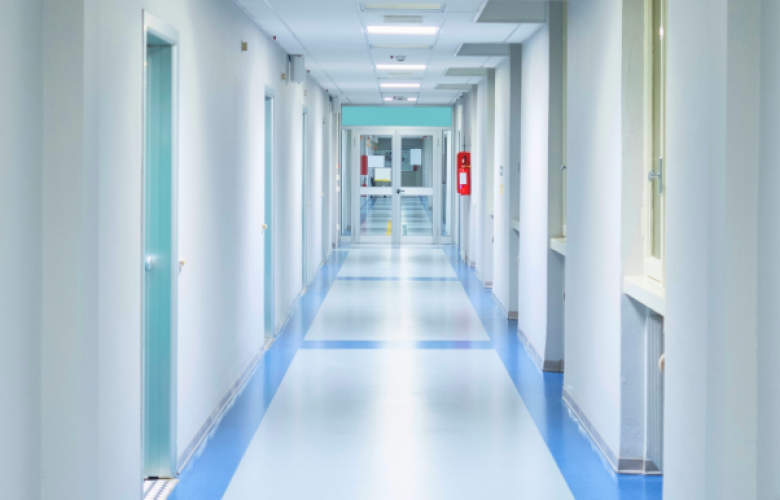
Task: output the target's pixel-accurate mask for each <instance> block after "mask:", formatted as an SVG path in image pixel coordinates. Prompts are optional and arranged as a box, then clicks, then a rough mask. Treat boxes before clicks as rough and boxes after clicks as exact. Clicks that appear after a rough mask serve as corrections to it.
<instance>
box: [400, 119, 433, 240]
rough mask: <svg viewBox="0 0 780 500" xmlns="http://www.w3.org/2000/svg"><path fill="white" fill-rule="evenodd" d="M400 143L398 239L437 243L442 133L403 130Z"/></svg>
mask: <svg viewBox="0 0 780 500" xmlns="http://www.w3.org/2000/svg"><path fill="white" fill-rule="evenodd" d="M400 143H401V144H400V145H401V158H400V162H397V168H398V167H400V171H399V172H398V174H399V175H398V176H397V177H396V178H397V179H399V180H400V187H399V188H398V189H396V194H397V195H398V203H397V210H398V217H397V219H396V220H397V221H398V223H399V234H398V237H397V238H398V240H397V241H400V242H401V243H434V242H435V239H436V237H437V236H438V234H437V233H438V232H437V231H436V224H434V221H435V220H438V219H439V218H440V217H441V215H439V212H440V210H438V209H437V208H438V207H436V205H435V203H434V201H435V199H436V198H437V197H436V195H435V193H434V186H435V185H440V184H441V179H440V176H441V172H440V169H437V168H436V166H437V165H438V164H439V163H440V162H441V132H438V131H437V132H427V133H420V134H415V133H402V134H401V136H400ZM434 177H436V179H434ZM434 212H436V214H434Z"/></svg>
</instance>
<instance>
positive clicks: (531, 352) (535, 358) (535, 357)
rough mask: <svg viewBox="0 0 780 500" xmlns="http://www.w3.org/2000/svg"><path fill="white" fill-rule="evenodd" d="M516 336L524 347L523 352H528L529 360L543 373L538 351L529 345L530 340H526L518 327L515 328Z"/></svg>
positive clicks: (542, 364) (526, 337)
mask: <svg viewBox="0 0 780 500" xmlns="http://www.w3.org/2000/svg"><path fill="white" fill-rule="evenodd" d="M517 336H518V337H519V338H520V342H522V343H523V345H524V346H525V350H526V351H528V354H529V355H530V356H531V359H532V360H533V361H534V364H535V365H536V367H537V368H539V369H540V370H542V371H544V370H543V368H542V367H543V366H544V361H543V360H542V356H541V355H540V354H539V351H537V350H536V346H534V345H533V344H532V343H531V340H530V339H529V338H528V336H527V335H526V334H525V332H524V331H523V330H521V329H520V328H519V327H518V328H517Z"/></svg>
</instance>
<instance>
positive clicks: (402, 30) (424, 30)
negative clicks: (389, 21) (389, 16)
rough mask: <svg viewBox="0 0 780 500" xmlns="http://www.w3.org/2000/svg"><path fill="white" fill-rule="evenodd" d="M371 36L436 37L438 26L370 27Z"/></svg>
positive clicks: (368, 28) (368, 29)
mask: <svg viewBox="0 0 780 500" xmlns="http://www.w3.org/2000/svg"><path fill="white" fill-rule="evenodd" d="M366 30H367V31H368V33H369V34H371V35H429V36H430V35H435V34H436V33H438V32H439V27H438V26H368V27H367V28H366Z"/></svg>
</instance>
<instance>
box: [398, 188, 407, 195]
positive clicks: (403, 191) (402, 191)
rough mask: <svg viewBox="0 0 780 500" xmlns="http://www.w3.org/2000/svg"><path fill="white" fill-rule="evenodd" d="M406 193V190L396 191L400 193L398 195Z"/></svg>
mask: <svg viewBox="0 0 780 500" xmlns="http://www.w3.org/2000/svg"><path fill="white" fill-rule="evenodd" d="M405 192H406V191H405V190H403V189H399V190H397V191H396V193H398V194H401V193H405Z"/></svg>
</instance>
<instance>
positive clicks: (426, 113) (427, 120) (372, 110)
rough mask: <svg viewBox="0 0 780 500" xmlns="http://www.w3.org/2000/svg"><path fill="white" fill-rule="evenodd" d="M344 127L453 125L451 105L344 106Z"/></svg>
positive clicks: (342, 122) (342, 116)
mask: <svg viewBox="0 0 780 500" xmlns="http://www.w3.org/2000/svg"><path fill="white" fill-rule="evenodd" d="M341 124H342V126H344V127H452V108H450V107H441V108H434V107H416V106H415V107H411V106H344V107H343V108H341Z"/></svg>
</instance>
